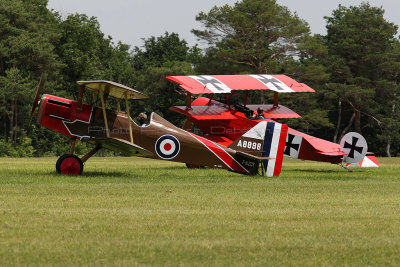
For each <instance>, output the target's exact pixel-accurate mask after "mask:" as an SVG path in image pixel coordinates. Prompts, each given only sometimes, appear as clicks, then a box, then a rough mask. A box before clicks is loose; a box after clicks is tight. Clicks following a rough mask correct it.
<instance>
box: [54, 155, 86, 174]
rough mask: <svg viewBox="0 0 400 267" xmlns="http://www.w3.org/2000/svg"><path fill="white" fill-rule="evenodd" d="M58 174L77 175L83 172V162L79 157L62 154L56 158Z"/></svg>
mask: <svg viewBox="0 0 400 267" xmlns="http://www.w3.org/2000/svg"><path fill="white" fill-rule="evenodd" d="M56 170H57V173H58V174H64V175H79V174H82V172H83V163H82V160H81V159H80V158H78V157H77V156H75V155H72V154H64V155H62V156H61V157H59V158H58V160H57V163H56Z"/></svg>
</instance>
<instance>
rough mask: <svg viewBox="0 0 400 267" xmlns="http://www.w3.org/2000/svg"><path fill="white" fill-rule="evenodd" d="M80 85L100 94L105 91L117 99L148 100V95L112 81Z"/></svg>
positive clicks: (80, 83)
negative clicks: (100, 91)
mask: <svg viewBox="0 0 400 267" xmlns="http://www.w3.org/2000/svg"><path fill="white" fill-rule="evenodd" d="M78 84H79V85H81V86H85V87H86V88H88V89H90V90H92V91H94V92H95V93H98V92H99V90H102V91H104V93H107V94H109V95H110V96H113V97H116V98H125V96H127V97H128V98H129V99H142V98H148V96H147V95H145V94H143V93H141V92H139V91H137V90H135V89H132V88H130V87H128V86H125V85H122V84H119V83H116V82H111V81H78Z"/></svg>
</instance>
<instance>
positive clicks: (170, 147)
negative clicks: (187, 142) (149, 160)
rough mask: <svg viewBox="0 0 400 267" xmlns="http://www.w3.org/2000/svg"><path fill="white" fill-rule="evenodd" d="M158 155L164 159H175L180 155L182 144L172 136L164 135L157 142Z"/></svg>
mask: <svg viewBox="0 0 400 267" xmlns="http://www.w3.org/2000/svg"><path fill="white" fill-rule="evenodd" d="M155 147H156V153H157V155H158V156H159V157H160V158H162V159H173V158H175V157H176V155H178V153H179V150H180V144H179V141H178V139H177V138H176V137H175V136H172V135H163V136H161V137H160V138H158V140H157V141H156V145H155Z"/></svg>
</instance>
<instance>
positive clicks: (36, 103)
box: [29, 73, 43, 124]
mask: <svg viewBox="0 0 400 267" xmlns="http://www.w3.org/2000/svg"><path fill="white" fill-rule="evenodd" d="M42 86H43V73H42V75H40V81H39V85H38V89H37V90H36V95H35V98H34V100H33V103H32V109H31V117H30V119H29V124H31V122H32V118H33V113H34V112H35V109H36V108H37V107H38V106H39V104H38V101H39V97H40V91H41V90H42Z"/></svg>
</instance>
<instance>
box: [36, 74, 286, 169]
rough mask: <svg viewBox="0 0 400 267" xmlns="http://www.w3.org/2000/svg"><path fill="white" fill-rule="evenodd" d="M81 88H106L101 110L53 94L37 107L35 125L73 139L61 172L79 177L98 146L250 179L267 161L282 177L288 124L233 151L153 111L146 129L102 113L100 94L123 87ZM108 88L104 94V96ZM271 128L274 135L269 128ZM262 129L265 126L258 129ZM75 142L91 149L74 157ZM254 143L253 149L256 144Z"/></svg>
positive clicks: (127, 119)
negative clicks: (226, 172)
mask: <svg viewBox="0 0 400 267" xmlns="http://www.w3.org/2000/svg"><path fill="white" fill-rule="evenodd" d="M82 84H83V85H84V86H85V87H86V86H87V87H88V88H91V86H92V87H93V86H94V85H92V84H96V86H100V85H104V84H106V85H107V86H108V87H105V89H104V91H103V90H101V91H99V92H95V93H99V94H100V98H101V99H102V105H101V107H96V106H91V105H86V104H83V103H82V102H81V101H79V100H78V101H73V100H69V99H66V98H61V97H57V96H53V95H43V96H42V98H41V99H40V101H39V104H38V114H37V123H38V124H40V125H43V126H45V127H47V128H49V129H52V130H54V131H57V132H59V133H61V134H63V135H66V136H68V137H69V138H71V139H72V144H71V149H70V154H66V155H63V156H61V157H60V158H59V160H58V161H57V164H56V168H57V171H58V172H59V173H63V174H79V173H81V172H82V168H83V164H82V163H83V162H85V161H86V160H87V159H88V158H89V157H91V156H92V155H93V154H94V153H96V152H97V151H98V150H99V149H101V148H107V149H109V150H112V151H116V152H121V153H123V154H125V155H129V156H142V157H147V158H153V159H161V160H170V161H176V162H183V163H186V164H189V165H192V166H193V165H196V166H210V167H214V168H215V167H216V168H224V169H228V170H231V171H234V172H238V173H242V174H250V175H255V174H258V173H259V165H260V163H261V162H269V161H270V160H271V161H273V162H270V164H269V165H270V167H269V170H267V168H265V171H266V174H267V175H269V176H273V175H279V173H280V168H281V163H282V157H283V147H284V139H286V134H287V126H286V125H281V124H278V123H276V124H275V123H271V124H268V125H267V124H263V125H260V126H258V127H257V129H258V130H259V131H262V132H263V137H262V138H259V137H256V138H253V137H252V136H250V140H252V142H253V143H254V147H251V146H250V147H246V148H243V149H240V148H239V149H231V148H228V147H225V146H222V145H218V144H217V143H215V142H213V141H210V140H208V139H206V138H204V137H201V136H198V135H196V134H193V133H190V132H188V131H185V130H183V129H180V128H178V127H176V126H174V125H173V124H171V123H170V122H168V121H166V120H165V119H163V118H162V117H160V116H159V115H157V114H156V113H152V114H151V119H150V122H149V124H148V125H145V126H139V125H137V124H136V123H135V122H134V120H132V118H131V117H130V115H129V112H122V111H114V110H108V109H105V105H104V104H105V101H104V98H105V97H104V96H107V97H108V95H113V96H115V97H118V96H120V93H118V92H115V91H113V89H110V88H117V87H118V88H119V89H120V88H121V87H122V85H119V84H116V83H112V82H108V81H94V82H82ZM113 86H114V87H113ZM82 87H83V86H81V89H82ZM93 88H95V87H93ZM93 88H92V89H93ZM107 88H108V92H106V91H107ZM115 90H117V89H115ZM130 90H133V89H130ZM80 95H83V93H82V92H81V93H80ZM125 96H126V107H127V108H129V104H128V98H127V94H125ZM80 99H82V98H80ZM271 126H272V129H273V130H272V131H271V129H267V127H269V128H271ZM262 127H264V128H263V129H261V128H262ZM274 128H275V129H274ZM264 136H265V138H264ZM273 136H275V139H276V136H278V137H279V140H278V141H277V140H275V139H274V140H275V141H274V140H272V137H273ZM269 137H270V138H269ZM246 138H248V137H246ZM268 138H269V139H270V140H269V141H268V140H267V139H268ZM75 140H80V141H84V142H89V143H91V144H93V145H94V146H95V148H94V149H93V150H92V151H91V152H89V153H88V154H87V155H85V156H83V157H82V159H79V158H78V157H76V156H75V155H73V154H74V146H75ZM266 140H267V141H268V142H269V143H270V145H271V144H272V146H271V148H268V151H266V150H265V149H264V148H263V144H264V142H265V141H266ZM256 143H257V146H255V144H256ZM249 144H250V143H249ZM274 146H275V151H274ZM270 151H273V153H274V154H273V155H272V154H271V153H270ZM266 152H267V153H266ZM277 158H279V160H277ZM79 165H80V166H79ZM263 173H264V169H263Z"/></svg>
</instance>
